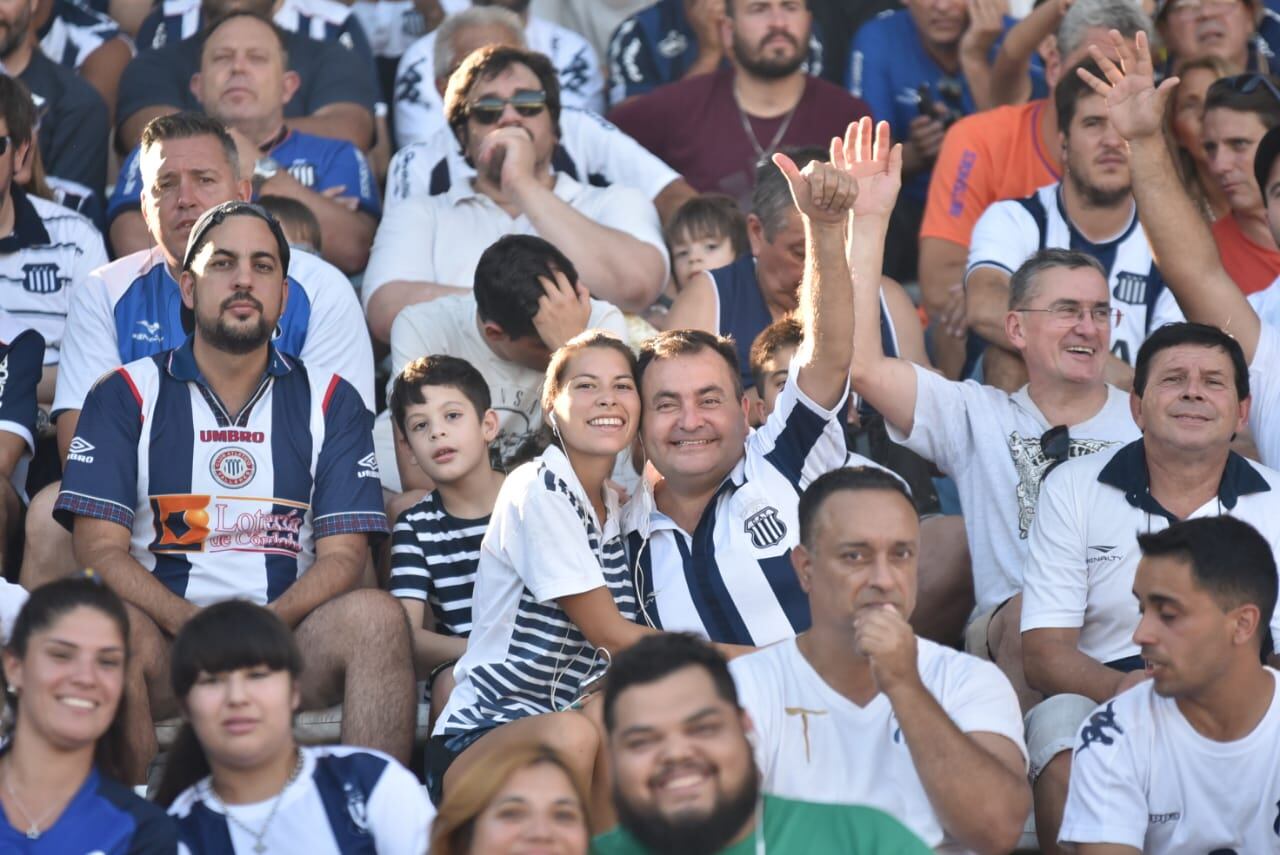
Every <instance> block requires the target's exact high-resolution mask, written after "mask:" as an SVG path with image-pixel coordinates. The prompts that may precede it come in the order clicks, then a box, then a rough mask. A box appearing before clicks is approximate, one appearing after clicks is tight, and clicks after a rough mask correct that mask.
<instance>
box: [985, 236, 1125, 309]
mask: <svg viewBox="0 0 1280 855" xmlns="http://www.w3.org/2000/svg"><path fill="white" fill-rule="evenodd" d="M1059 267H1061V268H1065V269H1067V270H1079V269H1080V268H1082V267H1091V268H1093V269H1094V270H1095V271H1097V273H1098V275H1099V276H1101V277H1102V279H1103V281H1104V282H1105V281H1106V279H1107V272H1106V271H1105V270H1103V269H1102V265H1101V264H1099V263H1098V259H1096V258H1094V257H1093V256H1092V255H1089V254H1088V253H1086V252H1079V251H1077V250H1074V249H1058V248H1056V247H1054V248H1050V249H1042V250H1040V251H1038V252H1036V253H1035V254H1034V255H1032V256H1031V257H1030V258H1028V259H1027V260H1026V261H1024V262H1022V266H1020V267H1019V268H1018V269H1017V270H1015V271H1014V272H1013V276H1011V277H1009V308H1010V309H1021V308H1023V307H1024V306H1026V305H1027V303H1028V302H1030V301H1031V298H1032V297H1033V296H1035V294H1036V292H1037V289H1038V288H1039V285H1040V274H1042V273H1044V272H1045V271H1048V270H1053V269H1055V268H1059Z"/></svg>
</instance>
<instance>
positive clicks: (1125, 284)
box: [1111, 273, 1147, 306]
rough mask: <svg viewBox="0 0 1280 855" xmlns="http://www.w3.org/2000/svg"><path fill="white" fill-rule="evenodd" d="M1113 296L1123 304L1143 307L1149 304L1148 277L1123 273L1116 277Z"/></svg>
mask: <svg viewBox="0 0 1280 855" xmlns="http://www.w3.org/2000/svg"><path fill="white" fill-rule="evenodd" d="M1111 296H1112V297H1115V298H1116V299H1117V300H1119V301H1121V302H1122V303H1129V304H1130V305H1133V306H1141V305H1142V304H1144V303H1146V302H1147V277H1145V276H1141V275H1139V274H1137V273H1121V274H1119V275H1117V276H1116V287H1114V288H1112V289H1111Z"/></svg>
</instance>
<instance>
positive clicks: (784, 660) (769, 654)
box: [729, 638, 1027, 852]
mask: <svg viewBox="0 0 1280 855" xmlns="http://www.w3.org/2000/svg"><path fill="white" fill-rule="evenodd" d="M916 643H917V647H918V656H917V662H918V667H919V670H920V679H921V680H922V681H923V682H924V685H925V688H926V689H928V690H929V693H930V694H932V695H933V696H934V698H936V699H937V701H938V703H939V705H941V706H942V708H943V710H945V711H946V713H947V715H948V716H949V717H950V718H951V720H952V721H953V722H955V724H956V726H957V727H959V728H960V730H962V731H964V732H965V733H977V732H983V733H994V734H998V735H1000V736H1004V737H1007V738H1008V739H1009V740H1010V741H1011V742H1012V743H1013V744H1014V745H1016V746H1018V749H1019V750H1020V751H1021V752H1022V756H1023V760H1024V762H1025V760H1026V756H1027V750H1026V746H1025V745H1024V744H1023V738H1022V732H1023V726H1022V713H1021V711H1020V710H1019V709H1018V698H1017V696H1016V695H1014V693H1013V687H1012V686H1010V685H1009V680H1008V679H1007V678H1006V677H1005V676H1004V675H1003V674H1001V673H1000V669H998V668H996V666H995V665H993V664H991V663H990V662H985V661H983V660H981V659H978V658H977V657H975V656H969V655H968V654H966V653H959V652H957V651H955V650H951V649H949V648H946V647H942V646H941V645H938V644H934V643H933V642H932V641H928V640H926V639H923V638H920V639H917V641H916ZM729 670H730V671H731V672H732V673H733V678H734V681H735V682H736V683H737V686H738V697H739V700H740V701H741V703H742V707H743V709H745V710H746V711H747V712H748V713H749V714H750V715H751V721H752V723H753V725H754V726H755V732H756V736H757V739H756V741H755V753H756V762H757V765H759V767H760V773H761V775H762V777H763V783H762V785H763V789H764V791H765V792H767V793H769V794H770V795H776V796H783V797H784V798H789V799H797V800H799V801H806V802H839V803H846V804H863V805H870V806H871V807H875V808H879V809H880V810H882V811H884V812H885V813H887V814H889V815H890V816H893V817H894V818H896V819H898V820H899V821H900V822H902V823H903V824H904V825H906V826H907V828H910V829H911V830H912V831H913V832H915V833H916V834H917V835H919V837H920V838H921V839H922V840H924V842H925V843H927V844H929V845H930V846H933V847H936V848H937V850H938V851H939V852H963V851H966V850H964V849H963V848H961V847H959V845H958V844H955V843H954V842H949V839H948V837H947V835H946V833H945V831H944V830H943V828H942V826H941V824H940V823H939V819H938V816H937V814H936V813H935V811H934V809H933V806H932V805H931V804H930V803H929V797H928V795H927V794H926V793H925V789H924V784H923V783H922V782H921V781H920V777H919V775H918V774H917V772H916V767H915V763H913V762H912V760H911V752H910V750H909V749H908V747H907V743H906V740H905V739H903V736H902V731H901V730H900V729H899V728H898V720H897V717H896V716H895V715H894V713H893V706H892V704H890V703H889V698H888V696H886V695H885V694H883V693H881V694H878V695H876V696H875V697H874V698H873V699H872V700H871V702H870V703H868V704H867V705H866V706H865V707H860V706H858V705H857V704H855V703H854V702H853V701H851V700H849V699H848V698H846V697H845V696H844V695H842V694H840V693H839V692H837V691H836V690H835V689H833V688H832V687H831V686H830V685H828V684H827V682H826V681H825V680H823V679H822V676H821V675H820V674H818V672H817V671H815V670H814V668H813V666H812V665H810V664H809V661H808V660H807V659H805V657H804V654H802V653H801V652H800V648H799V647H798V646H797V644H796V641H795V639H788V640H787V641H782V642H779V643H778V644H775V645H773V646H772V647H769V648H766V649H764V650H761V651H759V652H757V653H752V654H749V655H747V656H742V657H739V658H737V659H735V660H733V661H732V662H730V663H729ZM957 772H958V773H960V774H962V770H957Z"/></svg>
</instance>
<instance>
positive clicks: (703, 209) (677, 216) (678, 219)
mask: <svg viewBox="0 0 1280 855" xmlns="http://www.w3.org/2000/svg"><path fill="white" fill-rule="evenodd" d="M662 236H663V237H664V238H666V241H667V247H668V248H670V247H671V246H672V245H673V244H675V243H678V242H679V241H683V240H704V239H706V238H714V237H727V238H728V239H729V242H730V244H732V246H733V254H734V255H735V256H743V255H746V254H747V253H748V252H750V251H751V244H750V242H749V241H748V240H747V217H746V215H745V214H743V213H742V209H741V208H739V207H738V203H737V202H736V201H735V200H734V198H733V197H732V196H728V195H725V194H724V193H701V194H699V195H697V196H693V197H691V198H689V199H688V200H686V201H685V203H684V204H683V205H681V206H680V207H679V208H677V209H676V212H675V213H674V214H672V215H671V219H670V220H668V221H667V224H666V226H664V227H663V229H662Z"/></svg>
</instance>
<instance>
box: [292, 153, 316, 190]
mask: <svg viewBox="0 0 1280 855" xmlns="http://www.w3.org/2000/svg"><path fill="white" fill-rule="evenodd" d="M289 174H290V175H292V176H293V177H294V178H296V179H298V183H299V184H301V185H302V186H303V187H314V186H315V183H316V167H315V164H312V163H307V162H306V161H305V160H295V161H294V162H293V163H291V164H289Z"/></svg>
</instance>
